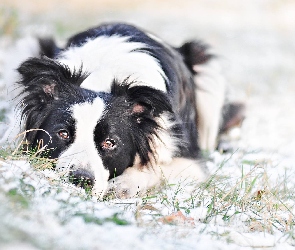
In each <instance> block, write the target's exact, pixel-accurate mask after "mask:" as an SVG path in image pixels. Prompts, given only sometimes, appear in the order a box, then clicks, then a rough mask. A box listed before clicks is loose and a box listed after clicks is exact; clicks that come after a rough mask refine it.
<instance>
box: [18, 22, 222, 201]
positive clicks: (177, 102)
mask: <svg viewBox="0 0 295 250" xmlns="http://www.w3.org/2000/svg"><path fill="white" fill-rule="evenodd" d="M40 51H41V55H40V56H39V57H32V58H28V59H27V60H26V61H25V62H23V63H22V64H21V65H20V66H19V68H18V72H19V73H20V75H21V80H20V81H19V84H20V85H22V86H23V88H24V90H23V94H24V96H23V98H22V101H21V107H22V117H23V121H24V129H25V130H27V131H30V132H27V134H26V139H27V141H28V142H29V143H30V147H31V148H32V149H36V148H40V147H46V152H43V155H45V156H46V157H49V158H57V163H56V170H57V171H59V172H62V173H63V174H64V175H65V176H67V177H68V178H69V179H70V180H71V181H72V182H73V183H75V184H77V185H81V186H82V187H91V188H92V192H93V194H95V195H97V196H99V197H102V195H104V194H106V193H108V192H110V191H115V192H116V196H117V197H121V198H122V197H132V196H134V195H135V194H137V193H139V192H142V191H145V190H147V189H148V188H150V187H151V186H153V185H156V184H158V183H159V182H160V181H161V179H162V178H163V177H165V178H167V179H168V178H176V177H180V176H181V177H184V178H186V177H194V178H195V179H197V180H198V181H203V180H204V179H205V178H206V171H205V169H204V168H203V167H202V166H201V164H199V163H198V161H197V159H199V157H200V149H206V150H212V149H214V147H215V146H216V138H217V135H218V131H219V129H220V128H221V126H223V125H222V121H221V120H222V119H221V116H222V109H224V108H223V106H224V92H225V91H224V89H225V84H224V81H223V78H222V77H221V76H220V74H219V73H218V70H217V71H214V70H212V68H213V67H212V65H211V66H210V67H209V66H208V65H210V63H211V62H213V60H212V59H214V57H213V56H212V55H211V54H210V53H208V51H207V46H205V45H204V44H202V43H200V42H196V41H194V42H189V43H185V44H184V45H183V46H181V47H180V48H174V47H171V46H169V45H168V44H167V43H165V42H163V41H162V40H160V39H159V38H157V37H155V36H154V35H151V34H149V33H147V32H143V31H141V30H140V29H138V28H136V27H134V26H131V25H127V24H122V23H111V24H104V25H101V26H98V27H96V28H92V29H89V30H87V31H84V32H82V33H79V34H77V35H74V36H73V37H71V38H70V39H69V40H68V42H67V44H66V46H65V47H64V48H58V47H57V46H56V45H55V43H54V42H53V41H52V40H50V39H44V40H40Z"/></svg>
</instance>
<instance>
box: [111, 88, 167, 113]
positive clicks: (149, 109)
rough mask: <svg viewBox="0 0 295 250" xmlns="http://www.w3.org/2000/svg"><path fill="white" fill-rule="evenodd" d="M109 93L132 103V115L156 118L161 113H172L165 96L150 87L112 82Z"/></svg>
mask: <svg viewBox="0 0 295 250" xmlns="http://www.w3.org/2000/svg"><path fill="white" fill-rule="evenodd" d="M111 93H112V94H113V95H114V96H124V97H125V98H126V101H128V102H129V103H132V105H131V114H132V115H140V114H150V115H151V116H153V117H158V116H159V115H160V114H161V113H163V112H169V113H172V112H173V111H172V105H171V101H170V100H169V98H168V97H167V94H166V93H164V92H163V91H160V90H157V89H154V88H151V87H147V86H140V85H135V84H134V83H133V82H131V83H126V82H124V83H117V82H114V83H113V85H112V89H111Z"/></svg>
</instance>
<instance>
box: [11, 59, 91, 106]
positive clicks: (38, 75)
mask: <svg viewBox="0 0 295 250" xmlns="http://www.w3.org/2000/svg"><path fill="white" fill-rule="evenodd" d="M17 70H18V72H19V73H20V75H21V80H20V81H19V84H21V85H23V86H24V93H26V94H27V95H28V96H31V97H34V99H35V101H39V102H40V104H41V103H43V104H47V103H50V102H52V101H53V100H55V99H59V97H60V95H62V94H66V93H67V92H69V90H70V89H71V88H73V86H75V85H76V86H79V85H80V84H81V83H82V81H83V80H84V79H85V77H86V76H85V75H83V73H82V68H81V69H79V70H78V71H74V72H72V71H71V70H70V69H69V68H68V67H67V66H65V65H62V64H60V63H58V62H56V61H54V60H52V59H49V58H48V57H42V58H30V59H28V60H27V61H25V62H23V63H22V64H21V65H20V67H19V68H18V69H17ZM27 99H30V98H27Z"/></svg>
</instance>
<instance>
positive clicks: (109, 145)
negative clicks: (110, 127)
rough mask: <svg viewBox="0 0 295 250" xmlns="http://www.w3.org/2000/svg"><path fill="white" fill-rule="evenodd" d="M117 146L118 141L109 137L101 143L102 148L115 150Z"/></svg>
mask: <svg viewBox="0 0 295 250" xmlns="http://www.w3.org/2000/svg"><path fill="white" fill-rule="evenodd" d="M115 148H116V142H115V141H114V140H113V139H109V138H107V139H105V140H104V141H103V142H102V143H101V149H102V150H113V149H115Z"/></svg>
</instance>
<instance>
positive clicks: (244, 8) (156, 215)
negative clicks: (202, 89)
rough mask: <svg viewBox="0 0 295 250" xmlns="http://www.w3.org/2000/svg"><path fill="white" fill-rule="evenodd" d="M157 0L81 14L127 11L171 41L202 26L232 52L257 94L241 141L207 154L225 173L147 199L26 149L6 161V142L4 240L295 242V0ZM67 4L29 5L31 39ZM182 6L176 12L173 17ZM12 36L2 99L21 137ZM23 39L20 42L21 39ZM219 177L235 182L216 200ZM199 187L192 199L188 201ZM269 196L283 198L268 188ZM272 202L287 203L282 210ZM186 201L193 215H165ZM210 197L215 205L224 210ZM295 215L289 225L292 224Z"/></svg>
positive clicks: (1, 196)
mask: <svg viewBox="0 0 295 250" xmlns="http://www.w3.org/2000/svg"><path fill="white" fill-rule="evenodd" d="M88 1H90V0H88ZM4 2H5V1H4ZM49 2H50V1H49ZM156 3H157V5H159V6H158V7H157V8H155V2H153V1H147V2H146V3H145V4H142V5H137V8H135V9H132V10H131V9H127V10H126V8H125V7H124V8H123V7H122V6H121V8H123V9H116V10H115V11H109V9H108V8H107V7H104V5H102V6H101V8H100V10H97V11H100V12H99V14H96V11H94V10H93V11H92V10H91V9H88V13H89V15H88V17H89V20H88V19H87V20H84V19H83V20H84V22H85V23H83V25H82V26H83V28H86V27H90V26H93V24H96V23H100V22H103V21H106V20H124V21H127V22H131V23H136V24H138V25H139V26H141V27H144V28H145V29H147V30H150V31H152V32H153V33H155V34H158V35H159V36H160V37H162V38H163V40H167V41H170V43H171V44H173V45H178V44H180V43H181V42H182V41H184V40H187V39H191V38H194V37H196V36H197V37H200V38H205V40H207V41H209V43H210V44H212V45H213V46H214V47H215V48H216V50H217V51H218V54H219V55H221V57H222V58H223V61H224V67H225V68H224V73H225V75H226V77H227V79H228V81H229V85H230V86H231V89H230V92H229V95H230V98H232V99H236V100H244V101H245V102H246V103H247V116H246V119H245V121H244V124H243V126H242V128H241V129H240V130H239V129H235V130H234V131H232V134H231V135H230V136H231V137H232V138H237V137H239V135H241V138H240V139H239V140H237V141H234V143H233V148H234V150H233V152H229V153H225V154H220V153H219V152H214V153H212V154H211V155H210V156H209V160H208V161H207V167H208V169H209V171H210V173H212V174H213V175H214V176H216V177H218V178H216V180H215V182H212V183H211V186H210V185H209V187H208V188H207V189H205V190H204V189H196V187H195V186H194V185H192V184H191V183H183V182H182V183H175V185H170V186H167V187H166V188H164V189H163V190H161V192H160V193H157V192H156V195H155V196H153V195H151V196H149V197H146V198H145V199H141V198H136V199H129V200H111V201H108V202H98V201H96V200H94V199H93V198H91V197H89V196H88V195H87V194H86V193H85V192H84V191H83V190H81V189H79V188H77V187H74V186H72V185H71V184H69V183H66V182H64V181H63V180H62V179H61V178H60V177H59V176H58V174H57V173H56V172H54V171H52V170H50V169H45V170H36V169H35V168H34V167H33V166H32V165H31V164H29V163H28V162H27V161H25V160H10V161H6V162H4V161H3V160H1V159H2V158H3V157H2V156H1V153H0V218H1V219H0V248H1V249H155V250H156V249H208V250H210V249H221V250H224V249H241V247H243V249H253V248H255V249H260V248H261V249H265V248H266V249H278V250H280V249H284V250H288V249H294V246H295V239H294V235H295V232H294V229H293V227H294V214H295V208H294V205H295V204H294V200H295V199H294V193H293V192H292V190H294V188H295V178H294V176H295V166H294V164H295V163H294V162H295V115H294V112H293V109H294V104H295V98H294V93H295V87H294V86H295V85H294V82H295V70H294V65H295V56H294V54H295V43H294V38H295V33H294V28H295V23H294V18H293V12H292V11H290V10H292V9H293V10H294V8H295V6H294V4H293V3H292V1H283V3H278V1H275V0H268V1H262V0H261V1H257V0H256V1H254V0H249V1H247V3H246V2H243V3H242V2H239V3H238V2H236V1H234V0H225V1H223V2H222V3H220V2H219V1H217V0H211V1H205V0H199V1H189V0H186V1H184V2H183V4H182V5H181V6H178V5H177V2H175V1H170V3H171V5H170V6H169V7H167V3H165V1H163V2H160V3H159V2H158V1H157V2H156ZM105 6H106V5H105ZM31 7H32V6H31ZM34 7H36V5H34ZM32 8H33V7H32ZM85 8H87V7H85ZM168 8H169V11H165V10H166V9H168ZM61 10H63V11H61ZM61 10H59V11H57V12H55V14H54V15H53V14H52V15H50V14H46V15H44V17H40V16H39V17H38V18H39V19H40V20H39V25H36V22H35V21H36V19H34V18H32V19H30V18H31V17H30V15H28V14H26V13H22V12H20V13H19V15H20V17H19V18H20V20H22V24H21V27H22V28H21V29H20V30H21V31H19V34H20V35H21V37H22V39H21V40H22V41H23V42H25V43H28V44H31V42H32V40H31V38H30V37H31V36H29V34H32V31H34V32H33V34H36V33H38V31H40V32H41V33H42V34H44V33H45V34H46V31H51V32H52V31H54V30H55V28H54V22H53V21H52V20H59V21H60V22H61V23H66V25H68V20H65V16H66V15H65V14H64V13H65V12H64V11H65V10H64V9H63V8H62V7H61ZM91 11H92V12H91ZM48 13H49V12H48ZM67 14H68V17H69V20H72V22H73V23H74V24H76V23H77V21H76V22H75V21H73V19H70V17H71V15H72V16H74V17H75V19H76V20H79V18H78V17H79V15H76V14H77V13H74V14H73V13H71V12H69V13H67ZM175 17H177V20H178V23H175V22H171V20H175ZM77 25H78V24H77ZM73 26H74V25H73ZM73 26H70V25H68V26H67V27H71V28H69V29H72V30H70V31H66V34H65V35H64V36H68V35H71V34H72V33H74V32H75V31H78V30H80V28H81V25H80V24H79V25H78V26H77V28H73ZM73 29H74V31H73ZM11 37H12V36H11ZM11 37H10V36H9V34H8V35H6V36H2V37H1V38H0V65H1V67H0V73H1V74H0V116H1V110H5V116H6V117H5V120H4V123H1V124H0V131H1V134H0V135H3V134H4V132H5V131H9V133H12V134H11V136H10V138H14V136H15V135H16V132H15V131H13V130H7V129H9V128H12V126H13V125H14V124H15V120H16V119H15V118H14V114H15V113H14V111H13V105H14V104H15V102H14V101H12V97H13V96H11V95H10V94H9V95H8V94H7V86H6V85H9V86H10V85H11V83H12V81H11V77H12V76H13V72H8V69H9V68H15V67H16V65H17V64H18V62H17V60H19V56H21V57H23V56H24V54H19V55H18V52H16V51H18V50H16V51H14V53H13V54H14V55H17V58H18V59H14V58H15V57H10V55H11V48H10V47H11V46H10V45H11V43H12V41H13V39H12V38H11ZM27 37H29V38H27ZM17 44H18V45H16V48H20V50H22V46H20V45H19V43H17ZM9 48H10V49H9ZM9 86H8V87H9ZM7 98H8V100H9V101H8V100H7ZM6 139H7V137H6ZM0 140H1V139H0ZM11 140H12V139H11ZM11 140H10V141H9V142H11V143H12V141H11ZM2 143H3V141H2ZM4 145H5V147H7V144H4ZM245 176H247V177H249V178H245ZM255 178H256V179H255ZM251 184H252V185H253V187H252V189H251V190H250V191H249V193H247V190H249V188H250V187H251ZM266 184H267V185H266ZM212 186H216V192H218V188H220V189H222V188H223V189H224V190H226V192H225V193H222V192H220V193H221V194H222V196H223V197H218V196H216V203H215V204H213V203H212V200H213V199H212V192H211V191H210V190H211V187H212ZM235 190H237V196H236V197H235V199H237V201H239V202H240V203H239V204H242V202H245V203H243V204H244V207H238V206H228V204H227V203H226V202H225V201H226V200H227V198H231V197H226V194H227V193H231V192H233V191H235ZM284 190H286V192H284ZM192 192H195V193H194V195H195V196H194V197H195V198H196V201H195V203H194V205H192V204H191V202H190V201H191V198H192V197H191V194H192ZM198 192H200V194H199V193H198ZM264 193H265V194H264ZM197 194H198V195H197ZM231 194H232V193H231ZM260 195H261V196H262V197H260ZM260 198H261V200H260ZM270 198H272V199H273V201H272V200H267V199H270ZM198 199H199V200H198ZM231 199H233V198H231ZM214 206H215V207H214ZM227 206H228V207H227ZM259 206H260V207H261V211H262V212H261V214H256V213H255V211H256V210H255V209H254V208H257V207H258V208H259ZM267 206H277V210H275V209H272V207H269V208H268V207H267ZM224 207H226V209H228V210H227V213H226V214H225V213H224V212H223V213H221V212H220V213H219V214H216V213H217V212H218V211H223V209H224ZM177 208H178V209H179V211H181V212H182V214H183V215H184V216H185V218H187V219H188V221H189V223H179V224H177V223H178V222H177V220H176V221H175V224H174V225H170V224H165V223H163V222H161V219H162V218H164V217H165V216H170V215H172V214H173V213H175V212H176V210H177ZM209 208H212V209H213V208H214V209H216V211H215V212H216V213H213V210H211V212H210V211H209ZM225 215H226V216H225ZM190 218H192V219H193V223H190V222H191V220H190ZM269 221H270V222H272V223H273V224H271V225H270V224H268V222H269ZM284 223H285V224H284ZM121 224H123V225H121ZM288 225H289V226H290V228H291V229H290V228H289V229H288V230H285V228H287V227H288Z"/></svg>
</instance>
